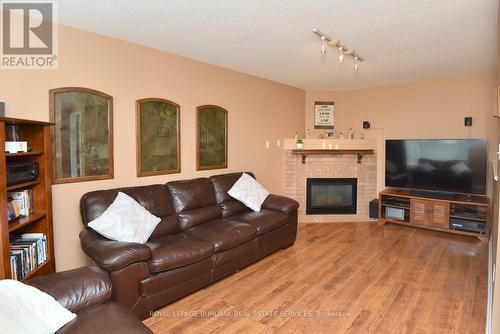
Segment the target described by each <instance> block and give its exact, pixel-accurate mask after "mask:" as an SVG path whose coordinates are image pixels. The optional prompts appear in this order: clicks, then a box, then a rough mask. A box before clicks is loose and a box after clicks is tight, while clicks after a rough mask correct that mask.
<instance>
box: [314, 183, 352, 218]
mask: <svg viewBox="0 0 500 334" xmlns="http://www.w3.org/2000/svg"><path fill="white" fill-rule="evenodd" d="M357 186H358V180H357V179H356V178H308V179H307V190H306V196H307V202H306V214H307V215H317V214H320V215H321V214H324V215H326V214H356V210H357Z"/></svg>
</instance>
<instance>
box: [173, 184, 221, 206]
mask: <svg viewBox="0 0 500 334" xmlns="http://www.w3.org/2000/svg"><path fill="white" fill-rule="evenodd" d="M167 187H168V190H169V191H170V194H171V195H172V200H173V205H174V209H175V212H177V213H179V212H182V211H186V210H192V209H198V208H202V207H205V206H210V205H214V204H217V203H216V202H215V196H214V192H213V190H212V186H211V185H210V181H208V179H207V178H198V179H191V180H181V181H172V182H169V183H167Z"/></svg>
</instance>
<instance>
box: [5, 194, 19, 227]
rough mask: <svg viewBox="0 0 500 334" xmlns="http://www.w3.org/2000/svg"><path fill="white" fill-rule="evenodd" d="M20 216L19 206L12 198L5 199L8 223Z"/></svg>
mask: <svg viewBox="0 0 500 334" xmlns="http://www.w3.org/2000/svg"><path fill="white" fill-rule="evenodd" d="M20 216H21V210H20V209H19V205H17V202H16V201H15V200H14V199H13V198H12V197H7V220H8V221H9V222H11V221H13V220H14V219H16V218H18V217H20Z"/></svg>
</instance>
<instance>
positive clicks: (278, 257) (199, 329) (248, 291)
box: [145, 222, 488, 334]
mask: <svg viewBox="0 0 500 334" xmlns="http://www.w3.org/2000/svg"><path fill="white" fill-rule="evenodd" d="M487 263H488V245H487V243H486V242H480V241H479V240H478V239H476V238H472V237H464V236H457V235H450V234H445V233H440V232H434V231H427V230H422V229H416V228H410V227H405V226H397V225H393V224H387V225H385V226H379V225H377V224H376V223H368V222H366V223H342V224H338V223H335V224H299V231H298V237H297V241H296V243H295V245H294V246H293V247H290V248H288V249H286V250H284V251H280V252H278V253H275V254H273V255H271V256H269V257H267V258H266V259H263V260H261V261H260V262H258V263H256V264H254V265H252V266H250V267H248V268H246V269H244V270H242V271H240V272H239V273H236V274H234V275H232V276H230V277H228V278H226V279H224V280H222V281H220V282H218V283H216V284H213V285H211V286H209V287H207V288H206V289H203V290H201V291H198V292H196V293H194V294H192V295H190V296H188V297H186V298H184V299H181V300H179V301H177V302H175V303H173V304H170V305H167V306H166V307H164V308H163V309H161V310H159V311H158V312H157V314H156V315H155V316H154V317H152V318H149V319H147V320H146V321H145V324H146V325H147V326H149V327H150V328H151V329H152V330H153V331H154V332H155V333H219V332H223V333H384V334H385V333H484V330H485V322H486V299H487V295H486V294H487V284H488V282H487V267H488V264H487ZM273 311H275V312H276V313H275V314H273V313H272V312H273ZM203 312H205V313H203ZM209 312H218V313H216V314H215V315H213V314H210V313H209ZM265 312H268V313H265ZM293 312H295V313H293ZM316 312H323V313H322V314H321V315H318V314H316ZM327 312H331V313H330V314H328V313H327ZM335 312H338V313H335ZM342 312H343V313H342Z"/></svg>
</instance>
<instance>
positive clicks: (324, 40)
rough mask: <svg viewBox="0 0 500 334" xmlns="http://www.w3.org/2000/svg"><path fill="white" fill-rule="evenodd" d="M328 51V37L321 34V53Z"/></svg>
mask: <svg viewBox="0 0 500 334" xmlns="http://www.w3.org/2000/svg"><path fill="white" fill-rule="evenodd" d="M325 53H326V37H325V36H321V54H325Z"/></svg>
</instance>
